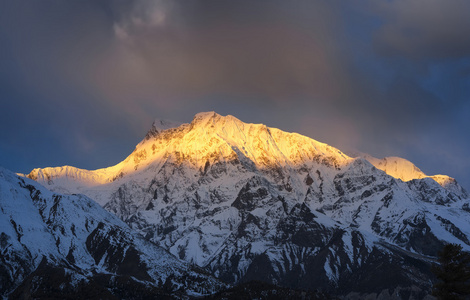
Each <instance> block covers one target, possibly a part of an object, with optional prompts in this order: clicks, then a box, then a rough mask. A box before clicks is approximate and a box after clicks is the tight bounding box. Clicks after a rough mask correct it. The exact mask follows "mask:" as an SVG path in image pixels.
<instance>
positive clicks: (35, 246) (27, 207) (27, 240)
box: [0, 169, 223, 299]
mask: <svg viewBox="0 0 470 300" xmlns="http://www.w3.org/2000/svg"><path fill="white" fill-rule="evenodd" d="M0 208H1V212H0V228H1V233H0V251H1V253H2V255H1V260H0V295H3V296H6V295H8V294H10V293H12V294H11V295H10V297H12V298H16V299H18V298H31V297H32V298H38V297H39V298H40V297H43V296H48V297H53V296H57V297H59V296H61V297H64V296H66V295H69V296H71V297H73V296H74V295H75V296H76V293H80V295H84V297H85V295H88V296H89V297H91V298H93V297H98V298H100V297H101V298H113V297H118V298H121V296H124V295H128V296H129V297H130V296H131V295H133V293H135V295H134V296H136V295H139V293H140V294H141V295H145V294H149V295H150V294H152V293H157V294H161V295H165V294H166V293H169V292H177V291H176V290H177V289H179V288H181V290H184V292H178V293H180V294H186V293H189V294H207V293H212V292H214V291H217V290H219V289H220V288H221V287H223V285H222V284H220V283H219V282H218V281H217V280H216V279H214V278H212V277H211V276H208V275H207V274H205V273H202V271H201V270H198V269H195V268H194V267H191V266H190V265H189V264H187V263H184V262H182V261H180V260H178V259H177V258H176V257H174V256H172V255H171V254H169V253H168V252H167V251H166V250H164V249H162V248H160V247H158V246H156V245H154V244H152V243H151V242H148V241H146V240H144V239H143V238H142V237H141V236H140V235H139V234H137V233H135V232H134V231H133V230H131V229H130V228H129V227H128V226H127V225H126V224H125V223H123V222H122V221H121V220H119V219H118V218H117V217H115V216H113V215H112V214H110V213H109V212H107V211H105V210H104V209H103V208H102V207H100V206H99V205H98V204H97V203H95V202H94V201H92V200H91V199H89V198H87V197H85V196H81V195H76V196H75V195H60V194H55V193H52V192H50V191H49V190H47V189H45V188H44V187H42V186H40V185H39V184H37V183H36V182H34V181H32V180H30V179H27V178H21V177H18V176H17V175H15V174H13V173H11V172H9V171H7V170H5V169H0ZM165 283H166V289H165V288H164V285H165ZM174 290H175V291H174ZM126 293H127V294H126ZM85 298H87V297H85ZM134 298H135V297H134ZM137 298H139V297H137Z"/></svg>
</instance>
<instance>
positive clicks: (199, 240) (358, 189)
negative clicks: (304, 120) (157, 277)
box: [27, 112, 470, 298]
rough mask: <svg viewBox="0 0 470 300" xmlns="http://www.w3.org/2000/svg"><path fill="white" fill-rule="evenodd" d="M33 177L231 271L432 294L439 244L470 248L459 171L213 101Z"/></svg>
mask: <svg viewBox="0 0 470 300" xmlns="http://www.w3.org/2000/svg"><path fill="white" fill-rule="evenodd" d="M27 177H29V178H31V179H34V180H36V181H38V182H39V183H41V184H43V185H45V186H46V187H47V188H49V189H51V190H53V191H57V192H60V193H69V194H84V195H86V196H88V197H90V198H91V199H93V200H95V201H97V202H98V203H99V204H100V205H101V206H103V207H104V208H105V209H106V210H108V211H109V212H112V213H113V214H115V215H116V216H118V217H119V218H120V219H122V220H123V221H125V222H126V223H127V224H129V225H130V226H131V227H132V228H134V229H135V230H137V231H139V232H140V233H141V234H142V236H144V237H145V239H146V240H148V241H151V242H153V243H155V244H157V245H160V246H161V247H163V248H165V249H167V250H168V251H169V252H171V253H172V254H174V255H176V256H177V257H179V258H181V259H184V260H186V261H188V262H191V263H194V264H197V265H199V266H201V267H207V268H208V269H209V270H210V271H211V272H212V273H213V274H214V275H215V276H217V277H218V278H220V279H222V280H223V281H225V282H228V283H238V282H245V281H249V280H253V279H256V280H263V281H267V282H271V283H276V284H280V285H284V286H289V287H296V288H305V289H311V288H321V289H325V290H327V291H329V292H331V293H334V294H337V295H343V296H348V297H349V298H354V297H361V295H362V296H363V295H366V294H368V295H371V294H374V295H376V296H377V297H379V296H380V295H382V296H390V297H392V298H393V297H398V298H403V297H405V295H408V296H409V295H412V296H413V297H418V298H422V297H424V296H425V295H427V294H429V291H430V287H431V286H432V275H431V272H430V266H431V264H432V262H433V261H434V258H435V256H436V253H437V252H438V250H440V248H441V247H442V246H443V245H444V244H445V243H459V244H462V245H463V246H464V249H465V250H467V251H469V250H470V226H469V225H470V207H469V196H468V194H467V192H466V191H465V190H464V189H463V188H462V187H460V186H459V185H458V183H457V182H456V180H455V179H453V178H450V177H448V176H444V175H437V176H427V175H425V174H424V173H423V172H421V171H420V170H419V169H418V168H417V167H416V166H414V165H413V164H412V163H411V162H409V161H406V160H404V159H400V158H386V159H384V160H379V159H375V158H373V157H370V156H366V155H365V156H363V157H350V156H348V155H346V154H344V153H343V152H341V151H340V150H338V149H336V148H334V147H331V146H329V145H326V144H324V143H321V142H318V141H315V140H313V139H311V138H308V137H305V136H302V135H300V134H296V133H287V132H283V131H281V130H279V129H276V128H269V127H267V126H265V125H262V124H247V123H244V122H242V121H240V120H238V119H237V118H235V117H233V116H221V115H219V114H217V113H214V112H208V113H199V114H197V115H196V116H195V117H194V119H193V120H192V122H191V123H189V124H180V125H178V124H169V123H168V122H162V121H156V122H155V123H154V125H153V126H152V128H151V130H150V131H149V132H148V133H147V135H146V137H145V138H144V140H143V141H142V142H140V143H139V144H138V145H137V147H136V149H135V150H134V152H133V153H132V154H130V155H129V156H128V157H127V158H126V159H125V160H124V161H122V162H121V163H119V164H117V165H115V166H112V167H109V168H105V169H99V170H95V171H88V170H82V169H77V168H74V167H69V166H65V167H58V168H45V169H34V170H33V171H32V172H31V173H30V174H28V175H27ZM408 296H407V297H408Z"/></svg>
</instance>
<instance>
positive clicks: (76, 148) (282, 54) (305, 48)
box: [0, 0, 470, 190]
mask: <svg viewBox="0 0 470 300" xmlns="http://www.w3.org/2000/svg"><path fill="white" fill-rule="evenodd" d="M469 97H470V1H468V0H347V1H346V0H328V1H327V0H307V1H302V0H296V1H286V0H282V1H278V0H270V1H263V0H258V1H240V0H236V1H235V0H233V1H225V0H217V1H215V0H206V1H197V0H194V1H184V0H172V1H166V0H157V1H150V0H136V1H124V0H116V1H111V0H109V1H104V0H103V1H100V0H81V1H74V0H72V1H61V0H45V1H9V0H5V1H0V166H3V167H5V168H7V169H10V170H12V171H15V172H21V173H29V172H30V171H31V170H32V169H33V168H37V167H48V166H62V165H72V166H75V167H79V168H84V169H97V168H102V167H107V166H111V165H114V164H116V163H118V162H120V161H122V160H123V159H124V158H125V157H126V156H127V155H129V154H130V153H131V152H132V151H133V149H134V147H135V146H136V144H137V143H138V142H139V141H140V140H141V139H142V138H143V137H144V136H145V134H146V132H147V131H148V130H149V129H150V127H151V124H152V122H153V120H154V119H157V118H160V119H168V120H174V121H180V122H190V121H191V120H192V118H193V116H194V115H195V114H196V113H198V112H202V111H216V112H217V113H219V114H222V115H228V114H230V115H233V116H235V117H237V118H239V119H240V120H242V121H244V122H249V123H263V124H266V125H267V126H270V127H276V128H280V129H282V130H284V131H289V132H298V133H301V134H303V135H306V136H309V137H311V138H313V139H315V140H318V141H321V142H324V143H327V144H330V145H332V146H334V147H337V148H339V149H340V150H343V151H346V152H352V151H359V152H365V153H369V154H371V155H373V156H375V157H378V158H382V157H385V156H399V157H403V158H406V159H408V160H410V161H412V162H413V163H415V164H416V165H417V166H418V167H419V168H420V169H421V170H422V171H424V172H425V173H426V174H428V175H433V174H446V175H449V176H452V177H454V178H456V179H457V181H458V182H459V183H461V184H462V185H463V186H464V188H466V189H467V190H470V136H469V129H470V99H469Z"/></svg>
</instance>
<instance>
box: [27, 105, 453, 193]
mask: <svg viewBox="0 0 470 300" xmlns="http://www.w3.org/2000/svg"><path fill="white" fill-rule="evenodd" d="M220 120H224V121H225V122H233V123H234V124H235V126H236V127H237V128H238V127H239V126H240V127H245V126H246V125H247V126H256V127H261V128H263V129H265V130H266V131H268V132H269V131H274V132H282V131H281V130H279V129H277V128H271V127H267V126H266V125H263V124H251V123H250V124H247V123H243V122H242V121H240V120H239V119H237V118H235V117H233V116H231V115H227V116H225V117H223V116H221V115H219V114H217V113H215V112H213V111H212V112H205V113H198V114H196V115H195V117H194V118H193V121H192V122H191V123H189V124H188V123H178V122H174V121H166V120H160V119H157V120H155V121H154V123H153V124H152V127H151V129H150V130H149V131H148V132H147V134H146V136H145V138H144V139H143V140H142V141H141V142H140V143H139V144H138V145H137V146H136V149H135V150H134V151H133V153H132V154H131V155H129V156H128V157H127V158H126V159H125V160H124V161H122V162H120V163H118V164H116V165H114V166H111V167H106V168H101V169H97V170H86V169H80V168H76V167H72V166H62V167H47V168H37V169H33V170H32V171H31V172H30V173H29V174H27V175H24V174H19V175H22V176H26V177H28V178H30V179H33V180H36V181H38V182H41V183H43V184H45V185H48V183H49V182H50V181H53V180H54V179H57V178H62V177H71V178H73V179H75V180H77V181H80V183H81V184H85V185H86V184H91V185H93V184H105V183H109V182H112V181H114V180H116V179H118V178H119V177H120V176H122V175H121V172H125V169H126V164H129V162H132V160H133V161H134V162H135V163H136V162H138V161H140V160H146V159H147V157H146V156H147V155H148V154H147V153H148V152H150V151H147V150H148V147H147V149H146V147H145V145H146V144H147V143H148V141H149V140H150V139H151V138H154V137H155V136H156V135H158V134H160V133H162V132H163V131H166V130H169V129H176V128H179V127H183V128H184V127H188V128H189V129H191V128H192V127H195V126H197V125H198V124H201V123H203V125H208V123H209V122H210V121H212V122H213V124H212V126H214V124H215V123H216V121H220ZM203 127H204V126H203ZM282 133H285V134H288V135H294V136H299V137H302V138H306V139H308V140H310V141H313V142H315V143H316V144H317V145H319V146H327V147H331V146H329V145H327V144H324V143H321V142H318V141H316V140H313V139H311V138H308V137H306V136H303V135H300V134H298V133H286V132H282ZM231 141H233V140H231ZM234 144H246V141H244V140H242V141H241V143H240V142H235V143H234ZM331 148H332V149H334V150H333V152H334V151H338V153H340V155H339V157H341V158H343V159H344V158H345V159H346V160H348V159H353V158H354V157H349V156H347V155H346V154H344V153H342V152H341V151H340V150H338V149H336V148H333V147H331ZM142 150H145V152H143V151H142ZM153 150H154V149H153ZM235 151H236V150H235ZM152 152H155V151H152ZM144 153H145V154H144ZM236 154H239V153H236ZM240 154H242V155H245V156H247V157H250V156H251V157H252V156H253V155H250V153H248V151H242V152H240ZM149 156H151V155H149ZM251 157H250V158H251ZM355 157H362V158H365V159H366V160H367V161H369V162H370V163H371V164H372V165H374V166H375V167H376V168H378V169H380V170H382V171H384V172H385V173H387V174H388V175H390V176H393V177H394V178H397V179H401V180H403V181H405V182H406V181H410V180H414V179H422V178H432V179H433V180H435V181H436V182H437V183H439V184H440V185H441V186H443V187H446V185H448V184H452V183H456V180H455V179H454V178H451V177H449V176H447V175H431V176H429V175H426V174H424V173H423V172H422V171H421V170H420V169H419V168H418V167H417V166H415V165H414V164H413V163H411V162H410V161H408V160H406V159H403V158H399V157H385V158H383V159H378V158H375V157H373V156H371V155H368V154H364V153H360V154H358V155H357V156H355ZM254 161H255V162H256V158H255V159H254ZM136 164H137V163H136ZM391 164H395V165H396V167H395V169H393V168H390V165H391ZM201 166H203V165H202V164H198V165H197V167H201ZM134 168H135V165H134ZM127 169H128V171H129V169H132V166H131V167H129V166H127ZM407 169H408V170H407ZM410 170H411V171H410Z"/></svg>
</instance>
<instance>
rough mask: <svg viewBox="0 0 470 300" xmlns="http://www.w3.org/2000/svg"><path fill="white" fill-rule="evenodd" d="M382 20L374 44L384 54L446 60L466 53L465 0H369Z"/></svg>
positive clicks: (469, 6)
mask: <svg viewBox="0 0 470 300" xmlns="http://www.w3.org/2000/svg"><path fill="white" fill-rule="evenodd" d="M373 7H374V10H375V12H376V13H377V14H379V15H380V18H381V20H382V22H383V25H382V27H381V29H380V30H379V31H378V32H377V33H376V35H375V46H376V47H377V49H378V51H380V52H381V53H382V54H385V55H401V56H404V57H408V58H412V59H448V58H461V57H465V56H469V55H470V13H469V12H470V2H469V1H466V0H392V1H385V0H380V1H373Z"/></svg>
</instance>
